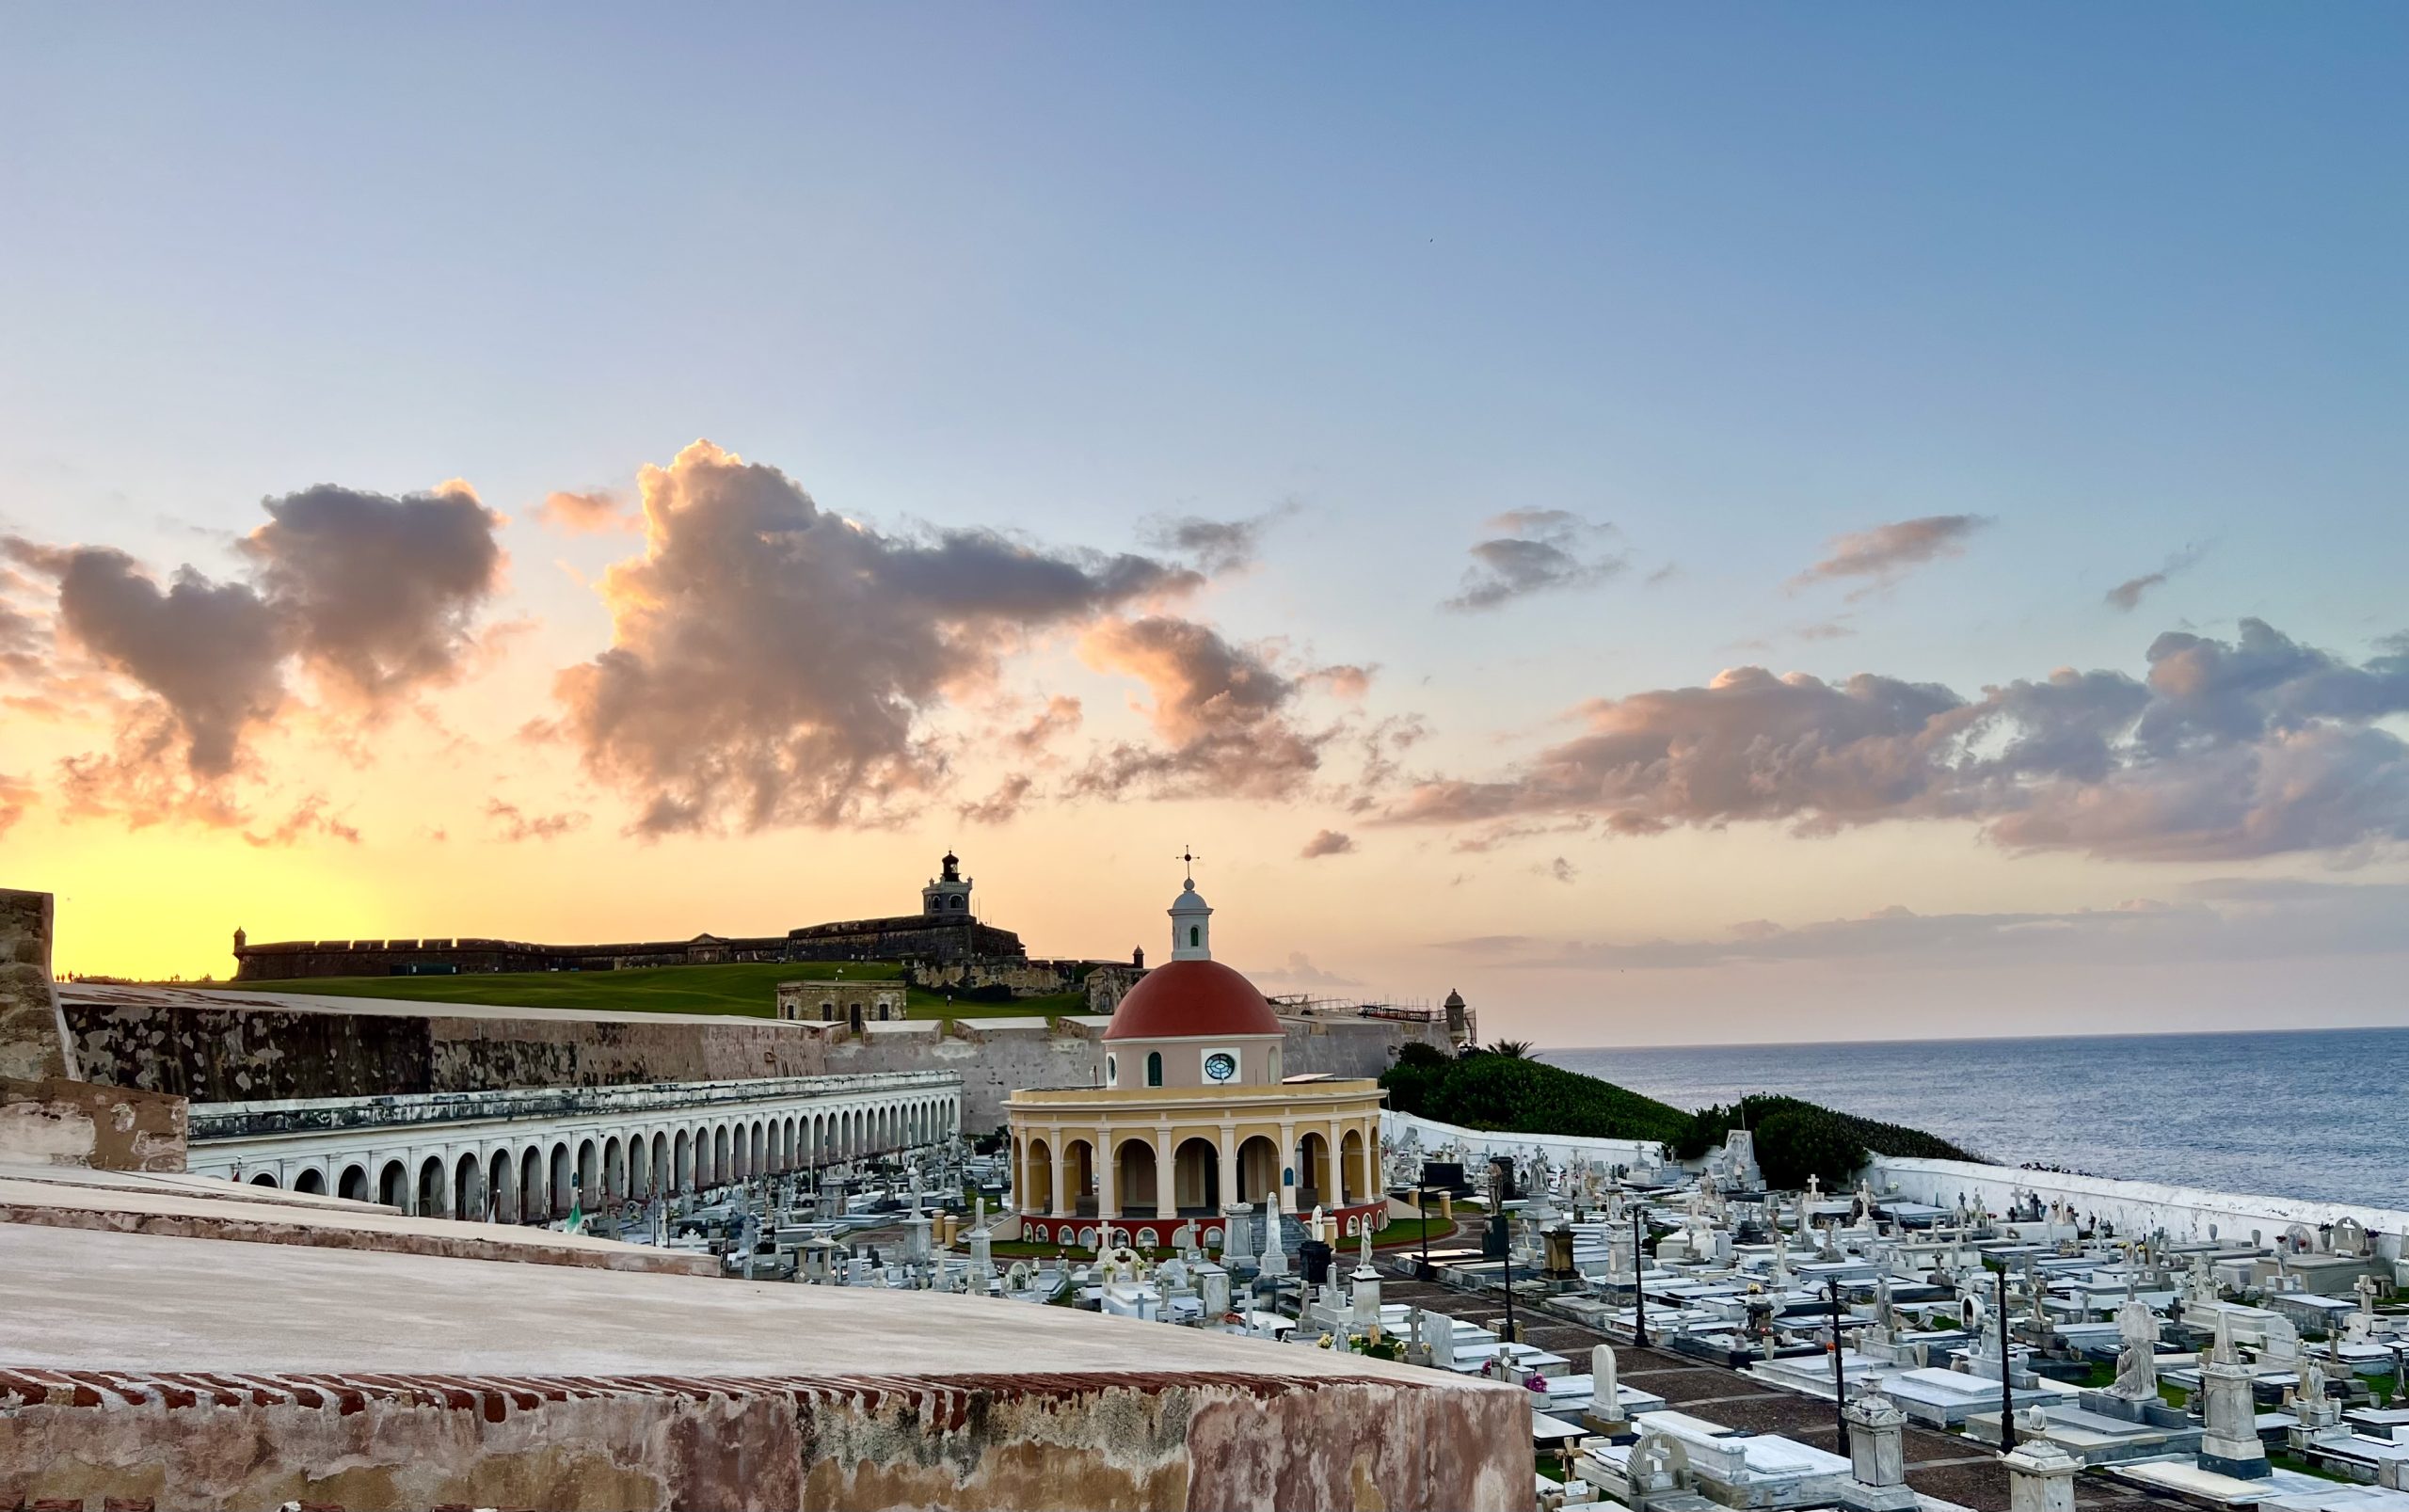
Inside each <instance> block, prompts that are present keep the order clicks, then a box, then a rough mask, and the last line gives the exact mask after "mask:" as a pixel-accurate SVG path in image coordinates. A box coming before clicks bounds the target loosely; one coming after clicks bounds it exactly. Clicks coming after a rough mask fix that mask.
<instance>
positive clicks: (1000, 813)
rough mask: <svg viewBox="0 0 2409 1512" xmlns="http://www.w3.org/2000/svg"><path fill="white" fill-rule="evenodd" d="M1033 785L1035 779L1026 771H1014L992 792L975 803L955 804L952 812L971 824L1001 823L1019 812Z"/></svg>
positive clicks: (1034, 784)
mask: <svg viewBox="0 0 2409 1512" xmlns="http://www.w3.org/2000/svg"><path fill="white" fill-rule="evenodd" d="M1035 786H1036V783H1035V780H1034V779H1032V778H1031V777H1029V775H1028V774H1027V773H1026V772H1013V774H1012V775H1011V776H1009V777H1006V778H1005V779H1004V780H1003V781H1002V782H1000V783H998V784H997V786H996V790H995V791H994V792H991V793H989V794H988V795H987V796H986V797H984V798H981V799H980V800H979V801H978V802H976V803H970V804H957V805H956V806H955V809H954V812H956V813H958V814H960V815H961V816H962V817H963V818H964V819H965V820H968V821H969V822H971V823H973V824H1002V823H1005V822H1007V821H1009V820H1012V819H1013V818H1014V817H1016V816H1017V815H1018V814H1019V813H1020V809H1021V804H1023V803H1024V802H1026V801H1027V799H1028V798H1029V789H1030V788H1033V787H1035Z"/></svg>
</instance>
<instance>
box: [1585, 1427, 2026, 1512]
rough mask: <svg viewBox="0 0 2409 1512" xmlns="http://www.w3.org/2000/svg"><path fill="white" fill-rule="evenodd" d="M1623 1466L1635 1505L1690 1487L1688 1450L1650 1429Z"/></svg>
mask: <svg viewBox="0 0 2409 1512" xmlns="http://www.w3.org/2000/svg"><path fill="white" fill-rule="evenodd" d="M1624 1464H1625V1467H1626V1468H1625V1471H1624V1473H1625V1474H1626V1475H1627V1476H1628V1477H1629V1478H1630V1481H1631V1495H1632V1504H1633V1505H1635V1506H1639V1505H1644V1504H1646V1503H1647V1502H1648V1501H1649V1500H1651V1499H1653V1498H1656V1497H1663V1496H1674V1495H1678V1494H1680V1493H1681V1492H1683V1491H1685V1490H1687V1489H1688V1488H1689V1480H1690V1456H1689V1451H1688V1450H1687V1449H1685V1448H1683V1445H1682V1440H1679V1439H1675V1438H1672V1437H1670V1436H1668V1435H1667V1434H1663V1433H1658V1432H1656V1431H1654V1430H1652V1429H1651V1430H1650V1431H1649V1432H1647V1433H1643V1434H1641V1435H1640V1436H1639V1441H1638V1442H1637V1443H1635V1444H1633V1445H1632V1446H1631V1457H1630V1458H1629V1459H1628V1460H1626V1461H1625V1462H1624ZM2069 1512H2071V1509H2070V1508H2069Z"/></svg>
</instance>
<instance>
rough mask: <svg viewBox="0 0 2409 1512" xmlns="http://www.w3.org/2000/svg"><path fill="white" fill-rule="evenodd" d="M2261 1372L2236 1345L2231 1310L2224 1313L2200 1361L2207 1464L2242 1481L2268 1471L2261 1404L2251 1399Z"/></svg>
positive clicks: (2202, 1453) (2202, 1445)
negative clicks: (2260, 1432) (2260, 1426)
mask: <svg viewBox="0 0 2409 1512" xmlns="http://www.w3.org/2000/svg"><path fill="white" fill-rule="evenodd" d="M2255 1377H2257V1371H2256V1370H2255V1369H2254V1368H2252V1367H2251V1366H2249V1365H2245V1364H2243V1363H2242V1362H2241V1352H2240V1351H2239V1350H2237V1349H2235V1348H2234V1346H2233V1317H2232V1314H2230V1313H2222V1312H2220V1313H2218V1314H2217V1334H2216V1342H2215V1344H2213V1345H2210V1349H2209V1352H2208V1354H2207V1355H2206V1356H2205V1357H2203V1358H2202V1359H2201V1361H2200V1396H2201V1400H2202V1408H2201V1415H2202V1418H2203V1421H2204V1422H2205V1423H2206V1424H2207V1431H2206V1432H2205V1433H2204V1434H2203V1435H2202V1436H2201V1439H2200V1464H2201V1466H2202V1467H2203V1468H2205V1469H2208V1470H2212V1471H2215V1472H2218V1473H2219V1474H2223V1475H2231V1476H2233V1477H2235V1478H2236V1479H2239V1480H2257V1479H2260V1478H2262V1477H2264V1476H2266V1475H2267V1474H2268V1473H2269V1466H2268V1464H2267V1448H2266V1445H2264V1444H2262V1443H2260V1442H2259V1441H2258V1408H2257V1404H2256V1403H2255V1402H2253V1401H2252V1400H2251V1398H2250V1384H2251V1381H2252V1380H2253V1379H2254V1378H2255Z"/></svg>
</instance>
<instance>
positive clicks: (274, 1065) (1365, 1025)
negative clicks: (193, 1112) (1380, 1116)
mask: <svg viewBox="0 0 2409 1512" xmlns="http://www.w3.org/2000/svg"><path fill="white" fill-rule="evenodd" d="M141 993H142V990H141V989H107V988H98V989H91V990H89V994H88V995H75V996H72V997H70V998H69V1000H68V1001H67V1002H66V1005H65V1008H66V1015H67V1022H68V1026H69V1029H70V1031H71V1033H72V1035H73V1036H74V1039H75V1042H76V1046H77V1050H78V1054H79V1056H80V1058H81V1059H82V1062H83V1065H84V1067H85V1074H86V1075H87V1076H88V1077H89V1078H90V1079H91V1080H93V1081H96V1082H104V1083H106V1084H108V1085H110V1086H115V1087H130V1088H142V1089H146V1090H152V1091H160V1092H169V1093H173V1094H175V1095H178V1096H183V1097H188V1098H191V1099H192V1100H193V1101H195V1102H203V1103H239V1102H257V1101H263V1100H269V1099H284V1098H308V1097H378V1096H387V1095H391V1094H396V1093H410V1092H475V1091H495V1090H503V1089H505V1088H515V1087H623V1086H632V1085H636V1084H640V1083H645V1082H663V1081H722V1080H744V1079H750V1078H755V1077H761V1076H819V1075H838V1074H850V1073H856V1072H862V1073H867V1072H889V1071H950V1072H954V1073H957V1074H960V1075H961V1077H962V1082H963V1106H962V1122H963V1127H964V1128H965V1129H966V1130H968V1131H970V1132H972V1133H985V1132H987V1131H988V1130H991V1129H997V1128H1001V1127H1002V1126H1003V1124H1004V1103H1005V1101H1006V1100H1007V1099H1008V1098H1010V1097H1011V1096H1012V1094H1013V1092H1015V1091H1020V1090H1029V1089H1039V1088H1048V1087H1056V1088H1061V1087H1094V1086H1100V1085H1101V1084H1102V1081H1103V1075H1104V1040H1103V1035H1102V1033H1101V1030H1100V1029H1099V1028H1098V1027H1095V1026H1093V1025H1086V1026H1082V1025H1079V1024H1077V1023H1074V1022H1070V1021H1065V1022H1064V1023H1063V1024H1062V1025H1061V1028H1060V1029H1059V1030H1057V1029H1052V1028H1048V1027H1044V1026H1043V1025H1041V1024H1040V1023H1038V1022H1035V1021H1031V1022H1028V1023H1021V1022H1017V1021H1004V1020H990V1019H960V1020H955V1021H954V1022H953V1025H952V1027H951V1030H950V1032H948V1033H945V1034H942V1035H939V1034H936V1033H934V1032H932V1033H930V1034H926V1035H922V1034H901V1033H872V1034H869V1035H866V1036H863V1037H861V1038H848V1037H840V1036H833V1035H828V1034H825V1033H823V1032H822V1030H821V1029H820V1028H819V1027H815V1026H806V1025H798V1024H781V1023H779V1022H778V1021H776V1020H774V1019H769V1018H747V1017H739V1016H733V1015H731V1016H728V1017H724V1018H712V1019H708V1020H696V1019H694V1018H686V1017H678V1018H672V1017H665V1016H664V1017H662V1018H661V1019H660V1020H658V1021H657V1022H656V1021H651V1020H645V1019H634V1018H617V1017H614V1018H603V1019H583V1018H577V1017H574V1016H569V1015H558V1016H548V1015H545V1014H542V1013H529V1014H527V1015H526V1016H523V1017H520V1016H513V1015H512V1014H510V1013H508V1012H507V1011H493V1010H488V1011H484V1012H480V1013H475V1014H470V1013H466V1012H455V1013H448V1014H447V1013H446V1012H445V1011H444V1010H443V1008H442V1006H441V1005H429V1007H428V1008H427V1010H426V1011H424V1012H423V1013H420V1012H391V1011H376V1012H368V1011H361V1012H356V1013H354V1012H344V1011H341V1010H340V1009H337V1008H332V1007H326V1008H320V1007H311V1008H309V1009H300V1008H295V1009H284V1008H280V1007H277V1006H274V1005H273V1004H272V1003H270V1002H266V1001H263V997H262V996H250V997H245V996H244V995H239V994H214V995H213V994H207V993H202V992H199V991H189V990H188V991H182V992H177V993H174V994H173V995H168V996H163V997H162V998H161V999H160V1000H155V1001H144V1000H142V999H141ZM320 1001H321V1002H324V1003H331V1002H333V1001H335V1000H333V999H322V1000H320ZM1281 1022H1282V1026H1283V1027H1284V1028H1285V1029H1286V1031H1287V1038H1286V1042H1285V1043H1284V1048H1283V1051H1282V1060H1283V1067H1284V1070H1285V1071H1286V1073H1287V1074H1289V1075H1292V1076H1300V1075H1308V1074H1316V1073H1319V1074H1327V1075H1332V1076H1339V1077H1365V1078H1371V1077H1377V1076H1379V1075H1380V1073H1381V1072H1383V1071H1385V1070H1387V1069H1388V1067H1389V1065H1390V1063H1391V1062H1393V1061H1394V1060H1395V1059H1396V1052H1397V1050H1398V1048H1399V1047H1400V1046H1402V1045H1404V1044H1405V1043H1407V1042H1410V1041H1417V1040H1418V1041H1422V1042H1428V1043H1432V1044H1437V1045H1439V1046H1441V1047H1442V1048H1444V1042H1445V1033H1446V1031H1445V1028H1444V1026H1441V1025H1435V1024H1415V1023H1399V1022H1396V1021H1394V1020H1388V1019H1351V1018H1338V1017H1332V1018H1288V1019H1284V1020H1282V1021H1281ZM931 1028H932V1030H933V1029H934V1026H931Z"/></svg>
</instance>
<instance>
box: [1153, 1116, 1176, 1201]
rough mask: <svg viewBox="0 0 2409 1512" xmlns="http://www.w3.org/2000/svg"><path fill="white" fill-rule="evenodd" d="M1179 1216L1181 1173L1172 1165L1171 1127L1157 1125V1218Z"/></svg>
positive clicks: (1163, 1124) (1162, 1124)
mask: <svg viewBox="0 0 2409 1512" xmlns="http://www.w3.org/2000/svg"><path fill="white" fill-rule="evenodd" d="M1178 1216H1179V1172H1178V1171H1176V1170H1173V1169H1172V1165H1171V1125H1170V1124H1168V1123H1157V1124H1156V1125H1155V1217H1157V1218H1177V1217H1178Z"/></svg>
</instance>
